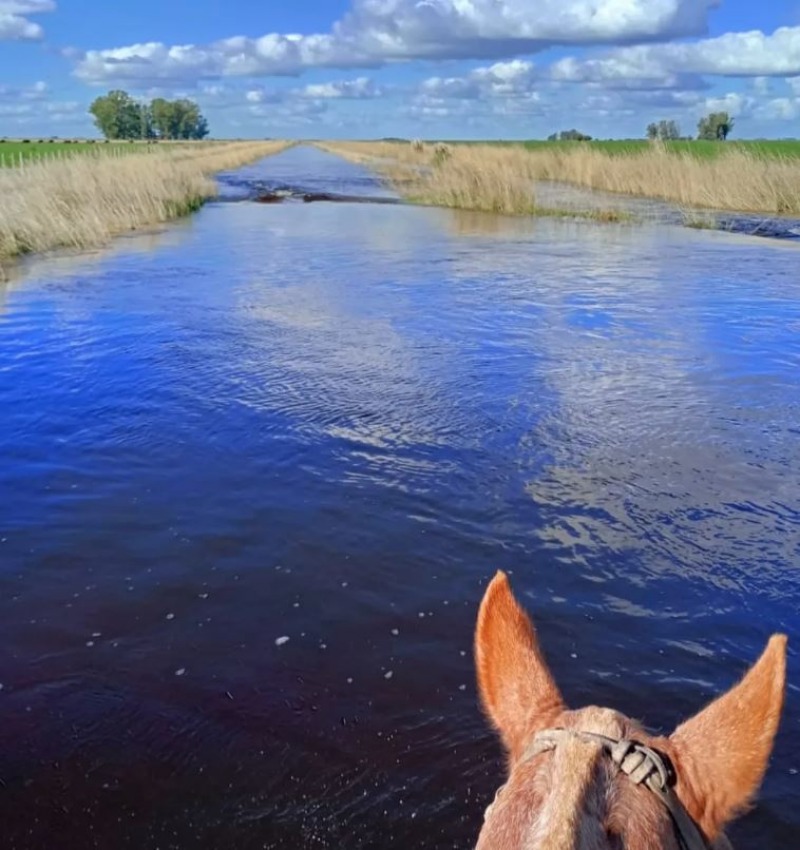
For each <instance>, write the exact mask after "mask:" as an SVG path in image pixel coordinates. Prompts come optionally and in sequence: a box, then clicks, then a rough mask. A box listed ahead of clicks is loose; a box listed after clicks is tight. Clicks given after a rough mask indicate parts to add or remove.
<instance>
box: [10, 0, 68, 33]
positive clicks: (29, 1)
mask: <svg viewBox="0 0 800 850" xmlns="http://www.w3.org/2000/svg"><path fill="white" fill-rule="evenodd" d="M55 8H56V4H55V2H54V0H0V41H33V40H36V39H40V38H42V36H43V34H44V33H43V31H42V28H41V26H40V25H39V24H37V23H34V22H33V21H30V20H28V17H27V16H28V15H39V14H41V13H42V12H52V11H53V10H54V9H55Z"/></svg>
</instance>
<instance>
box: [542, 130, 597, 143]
mask: <svg viewBox="0 0 800 850" xmlns="http://www.w3.org/2000/svg"><path fill="white" fill-rule="evenodd" d="M554 136H555V134H554ZM555 138H557V139H558V140H559V141H561V142H591V140H592V137H591V136H587V135H586V133H581V132H580V131H579V130H562V131H561V132H560V133H559V134H558V136H555ZM555 138H554V137H553V136H551V140H553V141H555Z"/></svg>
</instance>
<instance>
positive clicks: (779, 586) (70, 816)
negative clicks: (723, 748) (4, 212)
mask: <svg viewBox="0 0 800 850" xmlns="http://www.w3.org/2000/svg"><path fill="white" fill-rule="evenodd" d="M278 174H279V175H280V177H281V179H287V180H288V179H289V178H292V182H303V181H307V182H308V183H309V184H310V185H327V184H334V183H335V184H336V186H337V190H338V191H342V192H344V193H349V192H352V191H353V190H354V187H357V186H358V185H361V184H367V183H368V182H369V181H370V180H371V179H372V178H370V177H369V175H365V174H364V173H363V172H362V171H361V170H360V169H357V168H356V167H354V166H351V165H348V164H346V163H341V162H339V161H338V160H335V159H333V158H330V157H326V156H323V155H322V154H318V153H314V152H311V151H303V150H299V149H298V150H294V151H291V152H290V153H287V154H286V158H284V157H279V158H276V159H274V160H269V161H267V162H265V163H263V164H262V165H260V166H258V167H256V168H253V169H251V170H250V171H249V172H248V176H247V179H248V180H260V179H263V180H269V179H273V178H275V177H276V176H277V175H278ZM795 266H796V254H795V253H794V252H793V251H791V250H788V249H784V248H782V247H780V246H776V247H773V246H772V245H770V244H769V243H766V242H763V241H756V240H747V241H745V240H740V239H737V238H735V237H731V236H728V235H724V234H723V235H720V234H707V233H694V232H686V231H679V230H667V229H658V228H648V227H642V228H636V227H627V226H623V227H615V226H613V225H604V226H602V227H598V226H594V225H591V224H590V223H587V222H579V223H567V222H559V221H537V222H535V223H533V224H532V223H530V222H520V221H514V223H513V224H511V223H509V222H507V221H506V222H504V223H503V224H502V225H499V224H498V225H497V229H493V227H492V226H491V225H489V223H488V221H486V219H485V217H481V216H468V215H464V216H460V215H455V214H453V213H450V212H447V211H437V210H430V209H429V210H420V209H414V208H409V207H402V206H397V207H384V206H374V207H368V206H365V205H354V206H352V207H347V206H335V205H330V206H326V205H322V204H320V205H317V204H313V205H307V206H304V205H285V206H259V205H256V204H248V203H235V204H234V203H231V204H219V205H212V206H210V207H208V208H206V209H205V210H203V212H202V213H201V214H200V215H199V216H198V217H197V218H196V219H193V221H192V223H191V226H190V227H188V228H187V229H186V230H185V231H182V233H181V235H180V238H179V239H178V241H177V242H176V243H174V244H160V245H159V246H158V248H157V250H156V251H154V252H141V253H137V252H130V251H125V250H123V251H120V252H119V253H117V254H113V255H107V256H106V258H105V259H104V260H103V261H102V262H98V263H95V264H93V263H87V264H83V265H80V266H78V267H74V268H69V269H62V270H61V271H56V270H54V268H53V267H49V268H48V267H39V268H40V271H39V272H38V273H37V274H31V275H30V276H29V277H28V278H27V279H26V280H25V281H24V283H20V284H17V285H15V286H14V287H13V288H12V289H11V290H10V291H9V293H8V296H7V302H6V308H5V312H4V313H3V314H2V315H0V404H2V410H3V411H4V416H3V418H2V424H0V469H2V470H3V472H2V475H0V500H1V502H2V505H3V509H4V510H3V518H2V521H0V523H1V525H0V552H2V562H0V683H2V684H3V689H2V691H0V720H2V722H0V752H2V753H3V760H4V761H3V767H2V772H1V773H0V778H2V780H3V782H4V783H5V788H4V789H3V792H2V797H0V819H2V823H3V829H4V839H5V840H6V846H8V847H11V848H15V847H18V848H26V850H34V848H39V847H42V848H44V847H47V848H50V847H52V846H53V841H54V840H61V841H62V842H64V843H65V844H68V845H69V846H83V845H84V844H85V841H86V837H87V836H91V840H92V841H93V842H95V843H96V844H97V846H114V847H143V846H148V847H149V846H162V847H182V848H186V847H221V846H228V845H230V846H234V845H235V846H237V847H240V848H257V847H258V848H262V847H265V846H266V847H273V848H289V847H291V848H295V847H306V846H329V847H342V846H344V847H348V848H360V847H364V848H368V847H375V846H381V847H387V848H388V847H407V846H413V847H419V848H426V847H427V848H434V847H435V848H444V847H468V846H471V843H472V841H473V840H474V837H475V836H476V835H477V829H478V825H479V823H480V819H481V816H482V812H483V809H484V808H485V805H486V803H487V802H488V800H489V799H490V797H491V795H492V793H493V792H494V788H495V786H496V784H497V782H498V780H499V777H500V775H501V763H500V759H499V752H498V749H497V747H496V745H495V742H494V741H493V739H492V737H491V735H490V733H489V731H488V730H487V728H486V727H485V724H484V721H483V719H482V717H481V714H480V712H479V710H478V707H477V704H476V697H475V692H474V685H473V676H474V674H473V669H472V661H471V650H470V644H471V632H472V628H473V625H474V615H475V609H476V605H477V602H478V600H479V598H480V594H481V590H482V587H483V586H484V584H485V581H486V580H487V578H488V577H489V576H490V575H491V573H492V572H493V570H494V569H496V568H498V567H502V568H506V569H509V570H511V571H513V573H514V581H515V585H516V587H517V588H518V590H519V592H520V594H521V595H522V597H523V598H524V599H525V601H526V604H527V605H528V606H529V607H530V608H531V609H532V610H533V611H534V612H535V614H536V616H537V620H538V623H539V626H540V631H541V633H542V635H543V638H544V640H545V642H546V645H547V647H548V649H549V656H550V658H551V659H552V662H553V666H554V667H555V668H556V670H557V671H558V673H559V678H560V682H561V684H562V687H563V689H564V691H565V692H566V694H567V695H568V697H569V698H570V699H571V700H572V701H573V702H575V703H579V702H581V701H589V702H600V703H611V704H614V705H616V706H617V707H619V708H621V709H622V710H625V711H626V712H628V713H629V714H631V715H633V716H636V717H641V718H644V719H645V720H647V721H648V722H649V723H650V724H651V725H653V726H656V727H660V728H669V727H670V726H672V725H674V724H675V722H676V721H677V720H678V719H680V718H681V717H683V716H686V715H687V714H689V713H691V712H693V711H695V710H696V709H697V708H698V707H699V706H700V705H701V704H702V703H703V702H704V701H705V700H706V699H707V698H708V697H709V696H710V695H711V694H712V692H715V691H718V690H721V689H723V688H725V687H727V686H729V685H730V684H731V683H732V682H733V681H734V680H735V679H736V678H737V677H738V675H739V674H740V673H741V671H742V669H743V667H744V665H745V663H747V662H748V661H750V660H752V659H753V658H754V657H755V655H756V654H757V652H758V651H759V650H760V648H761V645H762V642H763V641H764V639H765V638H766V636H767V635H768V634H769V633H770V632H771V631H773V630H777V629H784V630H787V631H789V632H790V633H794V632H795V631H796V626H797V622H798V621H797V611H796V605H795V604H794V600H795V598H796V594H797V591H798V587H797V582H798V578H797V572H796V563H797V557H798V546H799V545H800V540H799V539H798V534H799V533H800V508H798V498H797V490H796V484H795V482H794V481H793V477H792V474H791V472H792V470H794V469H796V468H797V461H798V458H797V446H798V441H797V426H796V422H797V420H798V409H797V408H798V402H797V399H798V398H800V393H798V375H800V370H798V368H797V367H798V365H800V363H799V361H800V345H799V344H798V336H797V333H796V331H797V328H798V327H800V284H798V281H797V278H796V272H795ZM795 477H796V476H795ZM286 638H288V640H286ZM792 653H794V651H792ZM795 658H796V656H795V655H794V654H792V657H791V667H790V678H791V679H792V680H793V681H794V682H797V681H800V680H799V679H798V676H797V669H796V667H797V665H796V661H795ZM796 694H797V689H796V688H795V689H794V690H792V692H791V694H790V698H789V700H788V704H787V715H786V722H785V724H784V726H783V729H782V732H781V737H780V741H779V746H778V749H777V750H776V754H775V758H774V761H773V766H772V769H771V772H770V775H769V778H768V782H767V784H766V786H765V790H764V795H763V802H762V804H761V805H760V807H759V808H758V809H757V810H756V811H755V813H754V814H752V815H750V816H749V817H748V818H747V819H745V820H744V821H743V822H742V823H741V824H740V825H739V827H738V830H737V832H735V835H736V836H738V838H739V840H740V841H741V842H742V846H745V845H746V842H747V840H750V841H751V843H753V844H754V845H757V846H769V847H771V848H787V850H788V848H793V847H794V842H795V836H796V834H797V829H798V827H800V822H798V820H797V814H796V812H795V811H794V807H793V806H792V805H791V801H792V800H794V799H795V798H796V795H797V777H796V775H795V774H794V773H792V772H791V771H792V770H794V769H795V768H796V764H795V762H796V761H797V753H798V747H799V746H800V737H798V734H797V731H796V727H797V721H798V706H797V697H796Z"/></svg>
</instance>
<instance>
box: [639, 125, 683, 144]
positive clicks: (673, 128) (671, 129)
mask: <svg viewBox="0 0 800 850" xmlns="http://www.w3.org/2000/svg"><path fill="white" fill-rule="evenodd" d="M680 137H681V128H680V127H679V126H678V124H677V122H676V121H659V122H658V123H655V122H654V123H652V124H648V125H647V138H648V139H650V141H651V142H654V141H656V140H660V141H662V142H672V141H675V140H676V139H680Z"/></svg>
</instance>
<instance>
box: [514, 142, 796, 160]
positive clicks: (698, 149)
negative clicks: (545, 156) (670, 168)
mask: <svg viewBox="0 0 800 850" xmlns="http://www.w3.org/2000/svg"><path fill="white" fill-rule="evenodd" d="M521 144H522V145H523V146H524V147H525V148H527V149H528V150H532V151H535V150H542V149H547V148H565V149H567V150H569V149H570V148H574V147H575V146H576V145H587V146H588V147H590V148H594V149H595V150H600V151H603V152H604V153H607V154H610V155H611V156H623V155H630V154H635V153H639V152H641V151H645V150H647V148H648V146H649V144H650V142H648V141H646V140H644V139H611V140H608V141H593V142H546V141H545V142H542V141H527V142H522V143H521ZM666 148H667V150H669V151H672V152H673V153H689V154H692V155H693V156H696V157H698V158H699V159H710V158H712V157H715V156H719V155H720V154H721V153H724V152H725V151H726V150H741V151H747V152H749V153H752V154H755V155H757V156H763V157H800V140H796V139H765V140H758V141H738V142H737V141H728V142H706V141H700V140H694V141H679V142H667V143H666Z"/></svg>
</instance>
